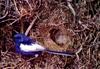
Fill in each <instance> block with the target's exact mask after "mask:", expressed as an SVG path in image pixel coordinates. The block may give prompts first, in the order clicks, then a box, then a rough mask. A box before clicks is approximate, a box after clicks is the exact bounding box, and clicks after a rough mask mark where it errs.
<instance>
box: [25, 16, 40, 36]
mask: <svg viewBox="0 0 100 69" xmlns="http://www.w3.org/2000/svg"><path fill="white" fill-rule="evenodd" d="M39 16H40V14H38V15H37V16H36V17H35V19H33V21H32V22H31V23H30V25H29V27H28V28H27V30H26V32H25V35H26V36H27V35H28V33H29V31H30V29H31V28H32V26H33V24H34V23H35V21H36V20H37V18H38V17H39Z"/></svg>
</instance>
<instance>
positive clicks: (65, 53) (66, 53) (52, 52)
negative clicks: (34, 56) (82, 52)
mask: <svg viewBox="0 0 100 69" xmlns="http://www.w3.org/2000/svg"><path fill="white" fill-rule="evenodd" d="M46 52H47V53H50V54H56V55H63V56H74V55H75V53H74V52H70V51H66V52H58V51H51V50H46Z"/></svg>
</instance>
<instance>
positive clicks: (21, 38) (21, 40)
mask: <svg viewBox="0 0 100 69" xmlns="http://www.w3.org/2000/svg"><path fill="white" fill-rule="evenodd" d="M14 41H15V45H16V47H15V48H16V52H17V53H19V54H22V55H25V56H36V57H37V56H38V55H40V54H42V52H47V53H50V54H57V55H64V56H73V55H74V53H73V52H69V51H68V52H57V51H52V50H48V49H47V48H45V47H43V46H41V45H39V44H38V43H37V42H36V40H35V39H31V38H30V37H28V36H25V35H24V34H16V35H14Z"/></svg>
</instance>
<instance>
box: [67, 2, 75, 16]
mask: <svg viewBox="0 0 100 69" xmlns="http://www.w3.org/2000/svg"><path fill="white" fill-rule="evenodd" d="M67 4H68V7H69V8H70V10H71V12H72V14H73V15H74V16H76V12H75V10H74V8H73V7H72V5H71V4H70V2H67Z"/></svg>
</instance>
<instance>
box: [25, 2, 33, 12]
mask: <svg viewBox="0 0 100 69" xmlns="http://www.w3.org/2000/svg"><path fill="white" fill-rule="evenodd" d="M25 1H26V2H27V4H28V5H29V7H30V9H31V10H33V8H32V6H31V4H30V3H29V1H28V0H25Z"/></svg>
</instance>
